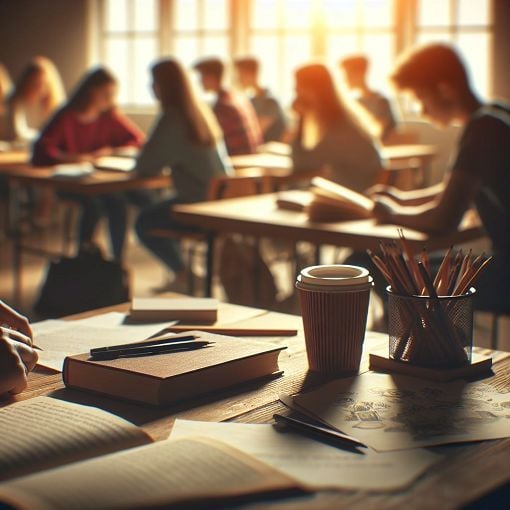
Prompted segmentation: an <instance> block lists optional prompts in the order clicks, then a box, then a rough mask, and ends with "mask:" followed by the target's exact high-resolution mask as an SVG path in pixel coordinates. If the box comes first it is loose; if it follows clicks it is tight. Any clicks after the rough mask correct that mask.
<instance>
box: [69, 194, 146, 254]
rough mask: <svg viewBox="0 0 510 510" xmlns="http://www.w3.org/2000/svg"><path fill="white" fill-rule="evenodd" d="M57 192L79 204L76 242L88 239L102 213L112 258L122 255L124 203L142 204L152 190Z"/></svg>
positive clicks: (124, 237)
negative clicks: (98, 192)
mask: <svg viewBox="0 0 510 510" xmlns="http://www.w3.org/2000/svg"><path fill="white" fill-rule="evenodd" d="M60 196H61V197H62V198H64V199H66V200H71V201H72V202H75V203H77V204H79V206H80V208H81V216H80V225H79V234H78V240H79V246H82V245H83V244H87V243H91V242H92V239H93V237H94V233H95V231H96V227H97V224H98V223H99V221H100V220H101V218H102V217H103V216H106V217H107V219H108V226H109V232H110V245H111V249H112V253H113V256H114V258H115V260H121V259H122V252H123V249H124V242H125V239H126V229H127V206H128V203H132V204H134V205H136V206H138V207H144V206H146V205H147V204H150V203H151V201H152V194H151V193H150V192H145V191H144V190H140V191H133V192H128V193H111V194H105V195H95V196H87V195H80V194H75V193H61V194H60Z"/></svg>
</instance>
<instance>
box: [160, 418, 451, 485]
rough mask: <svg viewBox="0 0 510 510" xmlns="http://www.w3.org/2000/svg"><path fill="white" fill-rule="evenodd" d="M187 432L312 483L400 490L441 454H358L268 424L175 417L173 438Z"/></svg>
mask: <svg viewBox="0 0 510 510" xmlns="http://www.w3.org/2000/svg"><path fill="white" fill-rule="evenodd" d="M187 436H205V437H208V438H212V439H217V440H220V441H223V442H224V443H227V444H229V445H231V446H233V447H235V448H238V449H239V450H242V451H244V452H246V453H248V454H249V455H253V456H254V457H255V458H257V459H259V460H261V461H263V462H265V463H267V464H269V465H271V466H273V467H275V468H277V469H279V470H280V471H283V472H284V473H286V474H288V475H289V476H291V477H293V478H295V479H296V480H298V481H300V482H302V483H304V484H306V485H308V486H311V487H313V488H314V489H326V488H329V489H331V488H335V489H338V488H341V489H361V490H367V491H383V492H386V491H393V490H398V489H402V488H404V487H406V486H407V485H409V484H410V483H411V482H412V481H413V480H415V479H416V478H417V477H418V476H419V475H420V474H421V473H423V472H424V471H425V470H426V469H427V468H428V467H430V466H431V465H432V464H434V463H435V462H436V461H438V460H440V459H441V458H442V457H441V456H440V455H438V454H436V453H431V452H428V451H426V450H424V449H416V450H407V451H402V452H390V453H377V452H375V451H374V450H370V449H367V450H366V451H367V454H365V455H359V454H356V453H352V452H348V451H345V450H341V449H339V448H334V447H333V446H328V445H326V444H324V443H320V442H318V441H314V440H313V439H309V438H307V437H303V436H300V435H297V434H295V433H292V432H285V433H281V432H278V431H276V430H275V429H274V427H273V426H272V425H268V424H245V423H211V422H199V421H187V420H176V421H175V423H174V427H173V429H172V433H171V435H170V438H171V439H178V438H182V437H187Z"/></svg>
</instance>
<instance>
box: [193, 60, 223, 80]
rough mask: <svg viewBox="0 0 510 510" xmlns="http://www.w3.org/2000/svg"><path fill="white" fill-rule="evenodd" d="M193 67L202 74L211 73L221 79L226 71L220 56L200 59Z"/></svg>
mask: <svg viewBox="0 0 510 510" xmlns="http://www.w3.org/2000/svg"><path fill="white" fill-rule="evenodd" d="M193 68H194V69H195V70H197V71H198V72H199V73H202V74H209V75H212V76H214V77H215V78H217V79H218V81H221V80H222V79H223V74H224V72H225V65H224V64H223V62H222V61H221V60H220V59H219V58H204V59H202V60H199V61H198V62H197V63H196V64H195V65H194V66H193Z"/></svg>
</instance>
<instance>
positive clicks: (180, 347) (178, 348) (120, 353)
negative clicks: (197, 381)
mask: <svg viewBox="0 0 510 510" xmlns="http://www.w3.org/2000/svg"><path fill="white" fill-rule="evenodd" d="M212 344H214V342H208V341H206V340H203V341H191V342H179V343H166V344H159V345H150V346H139V345H138V346H135V347H127V348H124V349H116V350H110V351H103V352H97V353H94V354H91V358H92V360H95V361H99V360H102V361H104V360H112V359H117V358H127V357H136V356H150V355H153V354H165V353H174V352H185V351H194V350H197V349H202V348H204V347H207V346H209V345H212Z"/></svg>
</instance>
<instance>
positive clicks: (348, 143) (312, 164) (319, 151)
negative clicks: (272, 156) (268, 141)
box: [292, 64, 381, 192]
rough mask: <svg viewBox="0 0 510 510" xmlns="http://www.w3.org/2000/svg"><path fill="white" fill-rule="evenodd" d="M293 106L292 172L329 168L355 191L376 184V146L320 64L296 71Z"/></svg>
mask: <svg viewBox="0 0 510 510" xmlns="http://www.w3.org/2000/svg"><path fill="white" fill-rule="evenodd" d="M293 108H294V110H295V111H296V113H297V114H298V116H299V125H298V132H297V136H296V139H295V140H294V142H293V144H292V159H293V164H294V169H295V171H296V172H299V171H306V170H318V169H321V168H324V167H327V168H329V171H330V178H331V179H332V180H334V181H335V182H337V183H339V184H342V185H343V186H346V187H348V188H350V189H353V190H355V191H358V192H363V191H365V190H366V189H367V188H369V187H370V186H372V185H373V184H375V182H376V179H377V175H378V173H379V171H380V169H381V162H380V159H379V154H378V152H377V149H376V148H375V146H374V144H373V142H372V140H371V139H370V136H369V135H368V134H367V133H366V132H365V131H364V130H363V129H362V127H361V126H360V125H359V124H358V122H357V121H356V119H355V118H354V117H353V115H352V113H351V112H350V111H349V110H348V109H347V107H346V106H345V104H344V102H343V101H342V99H341V98H340V96H339V94H338V92H337V89H336V88H335V84H334V82H333V78H332V76H331V74H330V72H329V71H328V69H327V68H326V67H325V66H324V65H322V64H311V65H307V66H304V67H301V68H300V69H298V70H297V71H296V99H295V100H294V103H293Z"/></svg>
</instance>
